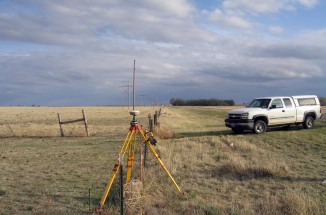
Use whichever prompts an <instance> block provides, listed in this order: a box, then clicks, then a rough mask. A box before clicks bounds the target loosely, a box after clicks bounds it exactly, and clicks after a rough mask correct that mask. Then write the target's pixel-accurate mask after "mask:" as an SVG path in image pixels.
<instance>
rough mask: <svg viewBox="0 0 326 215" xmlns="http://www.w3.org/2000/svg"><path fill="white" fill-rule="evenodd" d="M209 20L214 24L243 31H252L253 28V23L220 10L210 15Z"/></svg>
mask: <svg viewBox="0 0 326 215" xmlns="http://www.w3.org/2000/svg"><path fill="white" fill-rule="evenodd" d="M209 19H210V20H211V21H213V22H217V23H221V24H224V25H229V26H233V27H238V28H243V29H250V28H251V27H252V25H251V23H250V22H249V21H247V20H245V19H244V18H243V17H241V16H238V15H236V14H233V13H228V12H224V11H222V10H220V9H216V10H214V11H213V12H212V13H210V14H209Z"/></svg>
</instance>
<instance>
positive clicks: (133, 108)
mask: <svg viewBox="0 0 326 215" xmlns="http://www.w3.org/2000/svg"><path fill="white" fill-rule="evenodd" d="M135 73H136V60H134V72H133V79H132V81H133V83H132V93H133V102H132V110H135Z"/></svg>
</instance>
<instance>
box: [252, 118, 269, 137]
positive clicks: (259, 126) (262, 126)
mask: <svg viewBox="0 0 326 215" xmlns="http://www.w3.org/2000/svg"><path fill="white" fill-rule="evenodd" d="M266 130H267V126H266V123H265V122H264V121H263V120H257V121H256V122H255V125H254V129H253V130H252V131H253V132H254V133H255V134H262V133H264V132H265V131H266Z"/></svg>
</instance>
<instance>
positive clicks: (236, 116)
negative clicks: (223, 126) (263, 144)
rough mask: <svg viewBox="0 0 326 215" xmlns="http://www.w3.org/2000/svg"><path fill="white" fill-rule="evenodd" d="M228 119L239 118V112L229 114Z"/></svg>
mask: <svg viewBox="0 0 326 215" xmlns="http://www.w3.org/2000/svg"><path fill="white" fill-rule="evenodd" d="M229 119H231V120H232V119H241V114H229Z"/></svg>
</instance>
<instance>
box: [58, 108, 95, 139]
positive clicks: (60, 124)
mask: <svg viewBox="0 0 326 215" xmlns="http://www.w3.org/2000/svg"><path fill="white" fill-rule="evenodd" d="M82 114H83V118H82V119H75V120H69V121H64V122H63V121H62V120H61V117H60V113H58V120H59V126H60V132H61V137H64V136H65V134H64V131H63V127H62V125H63V124H68V123H74V122H80V121H83V122H84V125H85V130H86V134H87V137H89V131H88V124H87V119H86V115H85V112H84V110H82Z"/></svg>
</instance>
